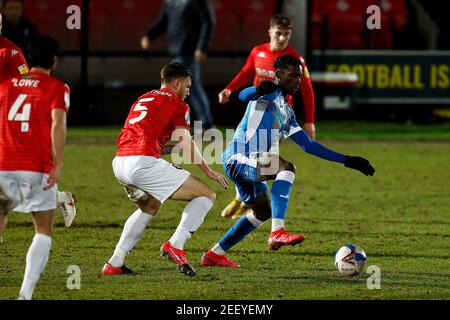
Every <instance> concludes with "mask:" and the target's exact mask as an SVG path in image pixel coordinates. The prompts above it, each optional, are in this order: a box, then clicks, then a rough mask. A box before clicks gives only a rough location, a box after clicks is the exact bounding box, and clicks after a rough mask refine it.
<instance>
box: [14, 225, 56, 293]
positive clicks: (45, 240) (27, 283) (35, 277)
mask: <svg viewBox="0 0 450 320" xmlns="http://www.w3.org/2000/svg"><path fill="white" fill-rule="evenodd" d="M51 247H52V238H50V237H49V236H46V235H43V234H39V233H37V234H35V236H34V238H33V242H32V243H31V246H30V248H29V249H28V253H27V259H26V262H27V264H26V267H25V275H24V277H23V282H22V288H21V289H20V296H21V297H22V298H23V299H25V300H31V297H32V296H33V291H34V287H35V286H36V283H37V282H38V281H39V278H40V276H41V273H42V271H44V268H45V266H46V265H47V261H48V256H49V253H50V249H51Z"/></svg>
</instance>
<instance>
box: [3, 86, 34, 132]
mask: <svg viewBox="0 0 450 320" xmlns="http://www.w3.org/2000/svg"><path fill="white" fill-rule="evenodd" d="M27 97H28V95H27V94H20V95H19V96H18V97H17V99H16V101H15V102H14V104H13V105H12V107H11V109H10V110H9V113H8V121H19V122H22V127H21V130H20V131H21V132H28V131H29V129H30V126H29V123H28V121H30V111H31V104H29V103H25V104H24V102H25V100H26V99H27ZM22 105H23V109H22V113H19V109H20V107H22Z"/></svg>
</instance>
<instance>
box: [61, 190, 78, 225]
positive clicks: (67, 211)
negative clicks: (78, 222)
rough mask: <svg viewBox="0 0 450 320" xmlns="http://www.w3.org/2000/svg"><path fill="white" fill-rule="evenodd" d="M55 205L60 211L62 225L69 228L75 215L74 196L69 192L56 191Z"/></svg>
mask: <svg viewBox="0 0 450 320" xmlns="http://www.w3.org/2000/svg"><path fill="white" fill-rule="evenodd" d="M56 204H57V205H58V207H59V208H60V209H61V215H62V216H63V218H64V224H65V225H66V227H67V228H69V227H70V226H71V225H72V222H73V220H74V219H75V216H76V215H77V208H76V207H75V198H74V196H73V195H72V193H70V192H59V191H58V193H57V196H56Z"/></svg>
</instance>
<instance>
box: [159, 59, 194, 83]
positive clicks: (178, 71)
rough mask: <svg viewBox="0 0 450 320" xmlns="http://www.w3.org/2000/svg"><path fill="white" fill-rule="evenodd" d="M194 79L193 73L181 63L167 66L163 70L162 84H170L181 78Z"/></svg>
mask: <svg viewBox="0 0 450 320" xmlns="http://www.w3.org/2000/svg"><path fill="white" fill-rule="evenodd" d="M188 77H189V78H191V80H192V79H194V76H193V75H192V72H191V71H190V70H189V69H188V68H187V67H185V66H184V65H183V64H181V63H179V62H171V63H169V64H166V65H165V66H164V67H163V68H162V70H161V82H164V83H168V82H172V81H173V80H175V79H180V78H183V79H184V78H188Z"/></svg>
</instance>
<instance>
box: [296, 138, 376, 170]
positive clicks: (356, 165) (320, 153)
mask: <svg viewBox="0 0 450 320" xmlns="http://www.w3.org/2000/svg"><path fill="white" fill-rule="evenodd" d="M289 138H291V139H292V140H293V141H294V142H295V143H296V144H297V145H299V146H300V147H301V148H302V149H303V150H304V151H305V152H307V153H309V154H312V155H314V156H316V157H319V158H322V159H325V160H328V161H334V162H339V163H342V164H344V165H345V166H346V167H347V168H351V169H355V170H358V171H360V172H362V173H363V174H365V175H366V176H373V174H374V173H375V169H374V168H373V166H372V165H371V164H370V162H369V161H368V160H366V159H364V158H361V157H353V156H346V155H343V154H341V153H339V152H335V151H333V150H330V149H328V148H327V147H325V146H323V145H321V144H320V143H318V142H315V141H312V140H311V138H310V137H309V136H308V135H307V134H306V133H305V132H304V131H303V130H300V131H297V132H296V133H294V134H292V135H291V136H290V137H289Z"/></svg>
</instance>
